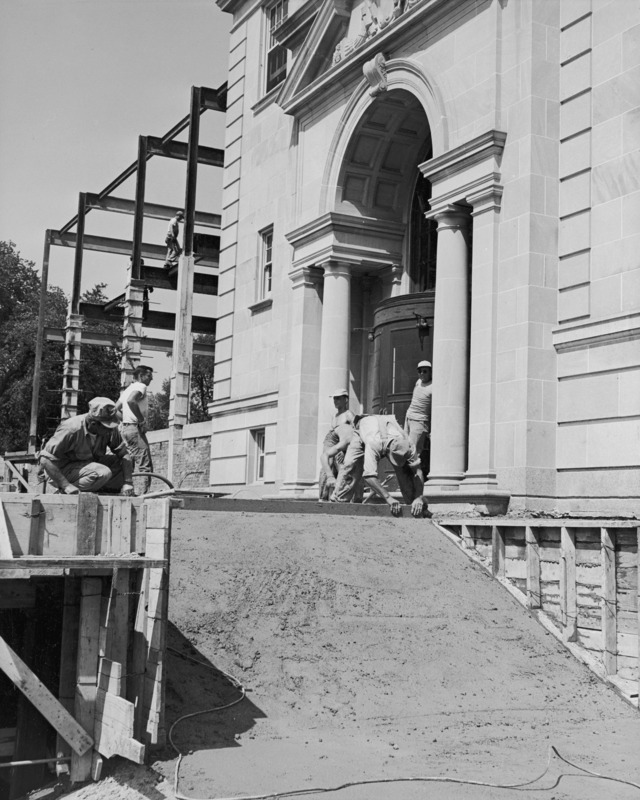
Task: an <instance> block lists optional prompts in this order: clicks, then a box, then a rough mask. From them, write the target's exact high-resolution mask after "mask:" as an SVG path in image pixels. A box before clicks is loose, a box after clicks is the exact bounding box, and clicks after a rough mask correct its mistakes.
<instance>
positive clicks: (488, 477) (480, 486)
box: [460, 472, 498, 492]
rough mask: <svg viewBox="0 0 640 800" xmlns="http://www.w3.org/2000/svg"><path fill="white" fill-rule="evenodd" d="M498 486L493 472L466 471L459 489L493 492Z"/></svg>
mask: <svg viewBox="0 0 640 800" xmlns="http://www.w3.org/2000/svg"><path fill="white" fill-rule="evenodd" d="M497 488H498V479H497V478H496V474H495V472H467V474H466V475H465V476H464V480H463V481H462V482H461V484H460V490H461V491H467V490H469V491H472V492H479V491H486V492H494V491H496V490H497Z"/></svg>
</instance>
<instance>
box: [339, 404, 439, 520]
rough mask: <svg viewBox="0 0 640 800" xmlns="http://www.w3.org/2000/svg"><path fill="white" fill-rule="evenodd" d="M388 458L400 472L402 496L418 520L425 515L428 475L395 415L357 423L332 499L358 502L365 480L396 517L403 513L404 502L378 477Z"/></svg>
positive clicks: (364, 419)
mask: <svg viewBox="0 0 640 800" xmlns="http://www.w3.org/2000/svg"><path fill="white" fill-rule="evenodd" d="M385 457H386V458H387V459H388V460H389V461H390V463H391V465H392V467H393V469H394V472H395V473H396V478H397V479H398V485H399V487H400V491H401V492H402V497H403V498H404V501H405V502H406V503H410V504H411V514H412V515H413V516H414V517H421V516H423V513H424V510H425V506H426V504H425V501H424V498H423V496H422V492H423V490H424V476H423V474H422V469H421V466H420V459H419V457H418V455H417V453H416V451H415V448H414V447H413V446H412V444H411V442H410V441H409V439H408V438H407V436H406V434H405V432H404V431H403V430H402V428H401V427H400V425H399V424H398V421H397V420H396V418H395V417H394V416H391V415H389V416H387V415H378V414H371V415H368V416H365V417H362V419H361V420H360V421H359V422H358V423H357V425H356V427H355V430H354V433H353V436H352V439H351V442H350V444H349V446H348V447H347V451H346V453H345V457H344V463H343V464H342V466H341V467H340V472H339V473H338V478H337V480H336V488H335V489H334V492H333V495H332V496H331V500H332V501H333V502H335V503H349V502H355V497H356V493H357V491H358V487H359V486H361V485H362V480H363V479H364V481H365V482H366V483H367V484H368V485H369V487H370V488H371V489H372V490H373V491H374V492H375V493H376V494H377V495H379V496H380V497H381V498H382V499H383V500H384V501H385V503H387V504H388V505H389V507H390V508H391V513H392V514H393V515H394V516H396V517H397V516H399V515H400V514H401V513H402V509H401V507H400V503H399V502H398V501H397V500H395V499H394V498H393V497H392V496H391V494H390V493H389V492H388V491H387V490H386V488H385V487H384V486H383V485H382V483H381V482H380V480H379V478H378V464H379V463H380V461H381V459H383V458H385Z"/></svg>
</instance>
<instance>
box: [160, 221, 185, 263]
mask: <svg viewBox="0 0 640 800" xmlns="http://www.w3.org/2000/svg"><path fill="white" fill-rule="evenodd" d="M183 221H184V212H183V211H176V213H175V214H174V216H173V217H172V218H171V219H170V220H169V227H168V228H167V235H166V237H165V240H164V242H165V244H166V245H167V258H166V260H165V262H164V265H165V267H167V268H171V267H177V266H178V259H179V258H180V256H181V255H182V247H180V242H179V241H178V235H179V233H180V223H181V222H183Z"/></svg>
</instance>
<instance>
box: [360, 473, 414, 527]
mask: <svg viewBox="0 0 640 800" xmlns="http://www.w3.org/2000/svg"><path fill="white" fill-rule="evenodd" d="M365 481H366V483H367V485H368V486H370V487H371V488H372V489H373V491H374V492H375V493H376V494H377V495H378V496H379V497H381V498H382V499H383V500H384V501H385V503H386V504H387V505H388V506H389V508H390V509H391V513H392V514H393V516H394V517H399V516H400V514H401V513H402V509H401V507H400V503H399V502H398V501H397V500H395V499H394V498H393V497H391V495H390V494H389V492H388V491H387V490H386V489H385V488H384V486H383V485H382V484H381V483H380V481H379V480H378V479H377V478H374V477H366V478H365ZM412 513H413V511H412Z"/></svg>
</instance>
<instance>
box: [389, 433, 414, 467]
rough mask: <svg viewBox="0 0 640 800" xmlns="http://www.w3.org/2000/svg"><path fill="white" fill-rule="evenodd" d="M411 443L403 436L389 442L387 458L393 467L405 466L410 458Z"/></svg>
mask: <svg viewBox="0 0 640 800" xmlns="http://www.w3.org/2000/svg"><path fill="white" fill-rule="evenodd" d="M412 453H413V451H412V448H411V442H410V441H409V440H408V439H405V438H404V436H399V437H397V438H396V439H392V440H391V441H390V442H389V449H388V451H387V458H388V459H389V461H390V462H391V463H392V464H393V465H394V466H395V467H401V466H402V465H403V464H406V463H407V461H409V459H410V458H411V456H412Z"/></svg>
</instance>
